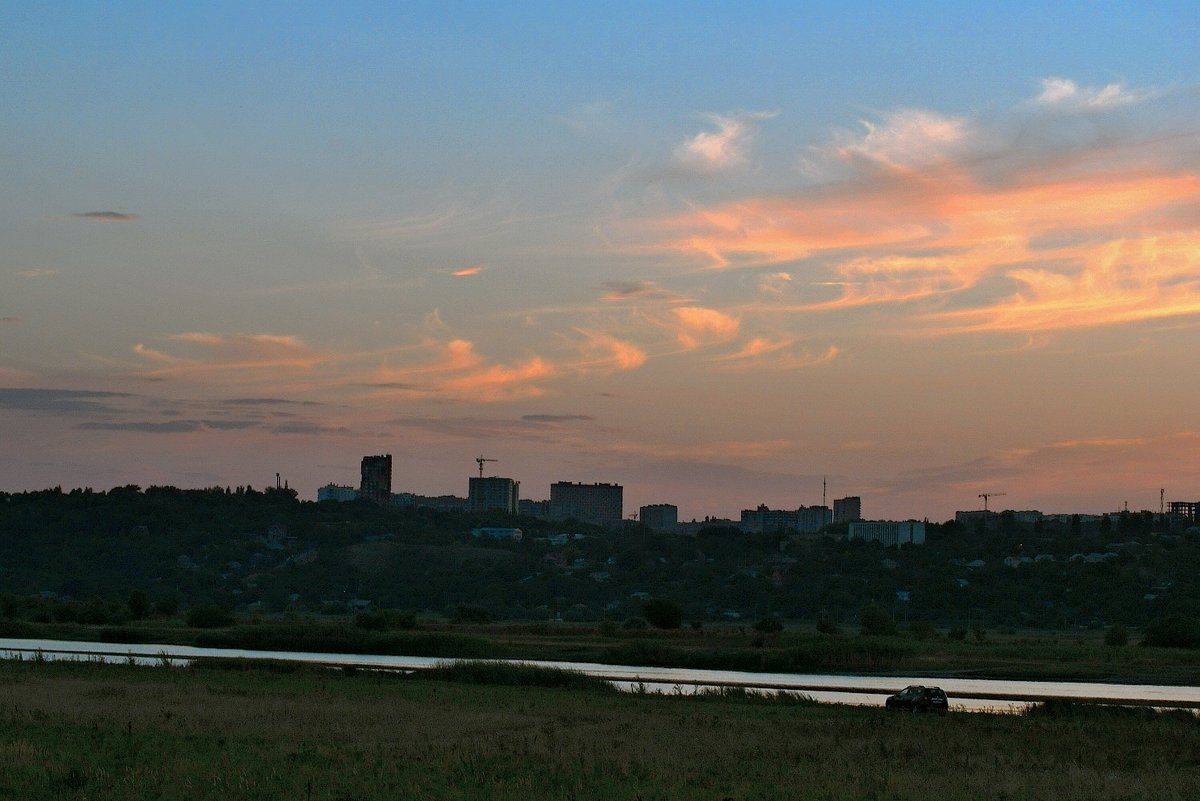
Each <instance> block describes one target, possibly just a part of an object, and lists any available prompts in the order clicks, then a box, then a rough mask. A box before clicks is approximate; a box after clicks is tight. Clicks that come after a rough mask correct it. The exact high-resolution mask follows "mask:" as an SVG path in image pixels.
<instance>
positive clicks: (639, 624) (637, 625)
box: [621, 617, 650, 631]
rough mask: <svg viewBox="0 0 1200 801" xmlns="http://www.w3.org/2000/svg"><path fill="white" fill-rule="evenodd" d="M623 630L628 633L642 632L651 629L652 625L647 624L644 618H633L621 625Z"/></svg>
mask: <svg viewBox="0 0 1200 801" xmlns="http://www.w3.org/2000/svg"><path fill="white" fill-rule="evenodd" d="M621 628H623V629H625V630H626V631H642V630H644V629H648V628H650V624H649V623H647V622H646V618H644V617H631V618H629V619H628V620H626V621H625V622H624V623H622V624H621Z"/></svg>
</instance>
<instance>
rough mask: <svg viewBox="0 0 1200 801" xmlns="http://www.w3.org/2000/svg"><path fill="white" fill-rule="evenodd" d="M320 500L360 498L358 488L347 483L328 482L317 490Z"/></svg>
mask: <svg viewBox="0 0 1200 801" xmlns="http://www.w3.org/2000/svg"><path fill="white" fill-rule="evenodd" d="M317 500H318V501H354V500H358V490H356V489H355V488H354V487H351V486H349V485H346V484H326V485H325V486H323V487H321V488H320V489H318V490H317Z"/></svg>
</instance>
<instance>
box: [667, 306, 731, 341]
mask: <svg viewBox="0 0 1200 801" xmlns="http://www.w3.org/2000/svg"><path fill="white" fill-rule="evenodd" d="M670 319H671V323H672V324H673V327H674V329H675V338H676V340H678V342H679V344H680V345H681V346H683V348H684V349H685V350H693V349H695V348H698V347H701V346H703V345H710V344H713V343H717V342H728V341H729V340H730V339H733V337H735V336H736V335H737V332H738V326H739V323H738V320H737V318H735V317H731V316H729V315H728V314H725V313H724V312H719V311H717V310H716V309H707V308H704V307H703V306H680V307H677V308H674V309H671V315H670Z"/></svg>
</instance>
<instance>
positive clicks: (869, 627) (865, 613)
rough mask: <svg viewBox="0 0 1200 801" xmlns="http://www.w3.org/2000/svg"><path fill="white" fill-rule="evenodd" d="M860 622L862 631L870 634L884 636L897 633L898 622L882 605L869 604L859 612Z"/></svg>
mask: <svg viewBox="0 0 1200 801" xmlns="http://www.w3.org/2000/svg"><path fill="white" fill-rule="evenodd" d="M858 622H859V625H861V626H862V633H863V634H866V635H868V636H879V637H884V636H888V635H891V634H895V633H896V624H895V622H894V621H893V620H892V616H891V615H889V614H888V613H887V612H886V611H885V610H884V609H883V607H881V606H877V605H875V604H868V605H867V606H864V607H863V608H862V611H861V612H859V613H858Z"/></svg>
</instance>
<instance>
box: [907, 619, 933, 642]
mask: <svg viewBox="0 0 1200 801" xmlns="http://www.w3.org/2000/svg"><path fill="white" fill-rule="evenodd" d="M908 630H909V631H910V632H912V635H913V636H914V637H916V638H917V639H918V640H928V639H930V638H931V637H936V636H937V629H935V628H934V627H933V624H932V623H930V622H929V621H928V620H926V619H925V618H917V619H916V620H914V621H913V622H911V623H909V624H908Z"/></svg>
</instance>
